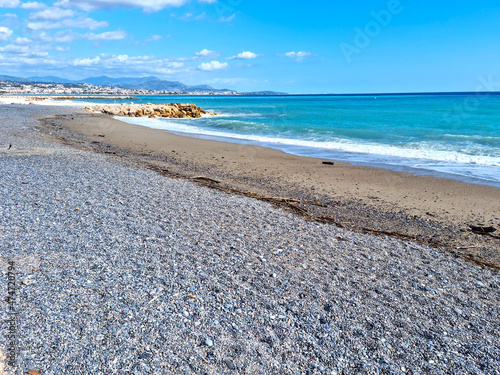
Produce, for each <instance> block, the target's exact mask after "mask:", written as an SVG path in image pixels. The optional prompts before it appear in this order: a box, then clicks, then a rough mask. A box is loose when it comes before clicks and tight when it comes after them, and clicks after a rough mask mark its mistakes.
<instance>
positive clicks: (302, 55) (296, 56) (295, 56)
mask: <svg viewBox="0 0 500 375" xmlns="http://www.w3.org/2000/svg"><path fill="white" fill-rule="evenodd" d="M311 55H312V53H311V52H304V51H299V52H295V51H291V52H287V53H285V54H284V56H286V57H289V58H291V59H296V61H299V62H300V61H302V60H304V58H306V57H307V56H311Z"/></svg>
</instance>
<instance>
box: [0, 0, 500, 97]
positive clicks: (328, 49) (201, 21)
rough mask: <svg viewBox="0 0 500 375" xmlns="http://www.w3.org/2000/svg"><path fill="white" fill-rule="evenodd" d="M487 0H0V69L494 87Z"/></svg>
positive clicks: (297, 89)
mask: <svg viewBox="0 0 500 375" xmlns="http://www.w3.org/2000/svg"><path fill="white" fill-rule="evenodd" d="M499 61H500V3H499V2H498V0H495V1H493V0H492V1H486V0H485V1H483V0H477V1H440V2H438V1H427V0H418V1H417V0H413V1H411V0H384V1H378V0H374V1H356V2H346V1H333V0H331V1H310V2H305V1H293V0H287V1H284V0H278V1H261V0H54V1H34V0H33V1H32V0H28V1H25V0H0V74H5V75H15V76H21V77H29V76H35V75H36V76H45V75H57V76H59V77H63V78H69V79H81V78H85V77H90V76H100V75H108V76H112V77H122V76H126V77H132V76H133V77H137V76H149V75H154V76H157V77H159V78H161V79H166V80H176V81H181V82H183V83H186V84H210V85H212V86H214V87H216V88H230V89H235V90H239V91H255V90H275V91H286V92H290V93H361V92H416V91H475V90H478V89H479V90H492V89H494V90H496V91H500V63H499Z"/></svg>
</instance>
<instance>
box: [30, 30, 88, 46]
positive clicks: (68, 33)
mask: <svg viewBox="0 0 500 375" xmlns="http://www.w3.org/2000/svg"><path fill="white" fill-rule="evenodd" d="M80 37H81V34H78V33H75V32H74V31H72V30H64V31H58V32H57V33H54V34H52V35H47V33H46V32H45V31H42V32H40V33H39V34H38V35H36V36H35V37H34V39H35V40H37V41H39V42H44V43H52V42H53V43H71V42H72V41H74V40H75V39H79V38H80Z"/></svg>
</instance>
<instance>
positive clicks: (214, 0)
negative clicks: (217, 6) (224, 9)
mask: <svg viewBox="0 0 500 375" xmlns="http://www.w3.org/2000/svg"><path fill="white" fill-rule="evenodd" d="M199 1H200V3H206V4H213V3H216V2H217V0H199Z"/></svg>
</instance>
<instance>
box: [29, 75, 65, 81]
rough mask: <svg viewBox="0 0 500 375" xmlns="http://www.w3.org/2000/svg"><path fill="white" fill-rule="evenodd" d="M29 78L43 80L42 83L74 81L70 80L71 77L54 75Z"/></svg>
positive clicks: (30, 78)
mask: <svg viewBox="0 0 500 375" xmlns="http://www.w3.org/2000/svg"><path fill="white" fill-rule="evenodd" d="M28 79H29V80H30V81H34V82H42V83H73V81H70V80H69V79H64V78H60V77H54V76H45V77H29V78H28Z"/></svg>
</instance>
